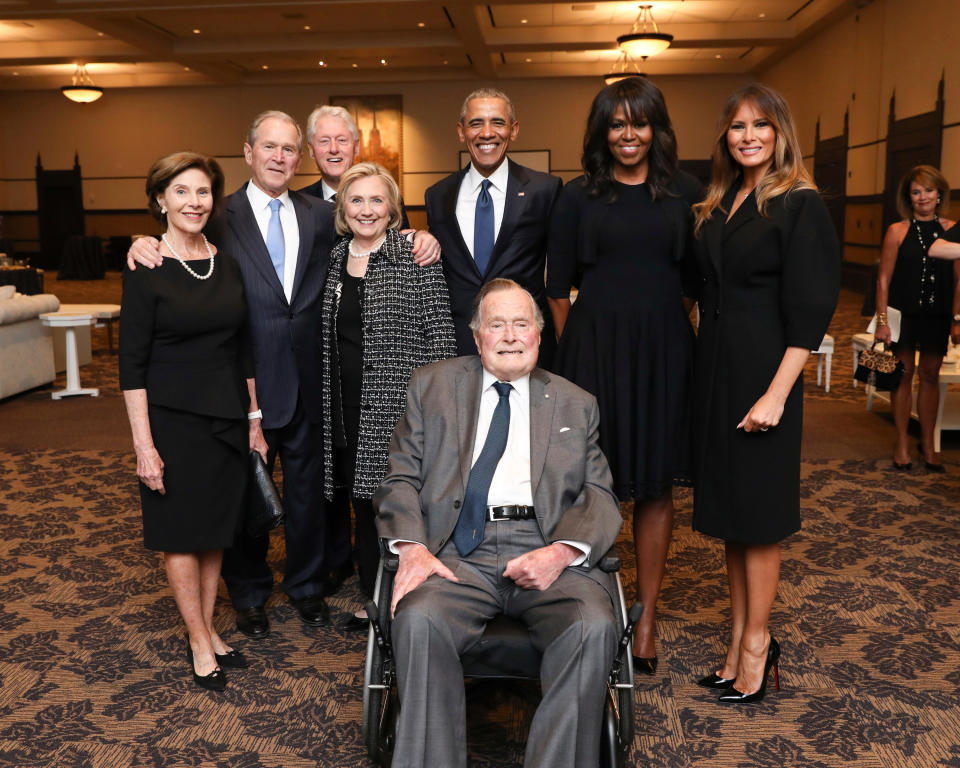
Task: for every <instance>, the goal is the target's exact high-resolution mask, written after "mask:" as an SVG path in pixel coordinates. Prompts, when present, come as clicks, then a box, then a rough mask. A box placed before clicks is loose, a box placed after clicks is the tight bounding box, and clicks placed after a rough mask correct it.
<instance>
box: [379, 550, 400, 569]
mask: <svg viewBox="0 0 960 768" xmlns="http://www.w3.org/2000/svg"><path fill="white" fill-rule="evenodd" d="M399 567H400V555H395V554H394V553H393V552H387V553H386V554H385V555H384V556H383V570H385V571H390V573H396V572H397V568H399Z"/></svg>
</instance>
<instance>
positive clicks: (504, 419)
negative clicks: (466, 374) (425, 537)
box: [453, 381, 513, 557]
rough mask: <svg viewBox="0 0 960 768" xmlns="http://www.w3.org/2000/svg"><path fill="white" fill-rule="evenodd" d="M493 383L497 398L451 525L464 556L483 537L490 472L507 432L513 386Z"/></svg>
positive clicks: (501, 453) (491, 473) (499, 382)
mask: <svg viewBox="0 0 960 768" xmlns="http://www.w3.org/2000/svg"><path fill="white" fill-rule="evenodd" d="M493 386H494V387H496V389H497V394H498V395H500V402H498V403H497V407H496V409H494V411H493V418H492V419H490V429H489V430H488V431H487V439H486V440H484V441H483V448H482V449H481V450H480V455H479V456H478V457H477V461H476V463H475V464H474V465H473V469H471V470H470V478H469V479H468V480H467V491H466V493H465V494H464V497H463V509H461V510H460V518H459V519H458V520H457V527H456V528H454V529H453V543H454V544H455V545H456V547H457V551H458V552H459V553H460V554H461V555H463V556H464V557H466V556H467V555H469V554H470V553H471V552H473V550H475V549H476V548H477V546H478V545H479V544H480V542H481V541H482V540H483V529H484V526H485V525H486V524H487V496H488V495H489V493H490V481H492V480H493V473H494V472H496V470H497V464H499V463H500V457H501V456H503V449H504V448H506V447H507V435H508V434H509V432H510V390H511V389H513V386H512V385H510V384H507V383H505V382H502V381H498V382H496V383H495V384H494V385H493Z"/></svg>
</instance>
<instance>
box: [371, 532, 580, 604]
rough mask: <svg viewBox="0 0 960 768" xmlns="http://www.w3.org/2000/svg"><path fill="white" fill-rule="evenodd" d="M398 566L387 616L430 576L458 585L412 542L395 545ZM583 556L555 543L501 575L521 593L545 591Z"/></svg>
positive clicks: (521, 558) (524, 557)
mask: <svg viewBox="0 0 960 768" xmlns="http://www.w3.org/2000/svg"><path fill="white" fill-rule="evenodd" d="M396 546H397V552H398V554H399V555H400V565H399V566H398V568H397V575H396V577H395V578H394V581H393V597H392V599H391V601H390V615H391V616H393V615H394V613H395V612H396V610H397V604H398V603H399V602H400V601H401V600H402V599H403V597H404V596H405V595H406V594H408V593H409V592H412V591H413V590H415V589H416V588H417V587H419V586H420V585H421V584H423V582H425V581H426V580H427V579H428V578H429V577H430V576H432V575H433V574H436V575H437V576H440V577H441V578H444V579H447V580H448V581H460V580H459V579H458V578H457V577H456V576H454V575H453V571H451V570H450V569H449V568H447V566H445V565H444V564H443V563H442V562H441V561H440V559H439V558H437V557H435V556H434V555H433V554H431V552H430V551H429V550H428V549H427V548H426V547H425V546H423V544H417V543H415V542H412V541H401V542H398V543H397V545H396ZM581 554H582V553H581V552H580V550H578V549H577V548H576V547H571V546H570V545H569V544H563V543H562V542H554V543H553V544H548V545H547V546H545V547H539V548H538V549H532V550H530V551H529V552H525V553H524V554H522V555H520V556H519V557H515V558H513V560H511V561H509V562H508V563H507V567H506V568H505V569H504V571H503V575H504V576H505V577H506V578H508V579H513V581H514V583H515V584H516V585H517V586H518V587H522V588H523V589H537V590H540V591H543V590H544V589H547V588H548V587H549V586H550V585H551V584H553V582H555V581H556V580H557V577H558V576H559V575H560V574H561V573H563V569H564V568H566V567H567V566H568V565H570V563H572V562H573V561H574V560H576V559H577V558H578V557H580V555H581Z"/></svg>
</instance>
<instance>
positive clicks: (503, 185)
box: [467, 158, 510, 193]
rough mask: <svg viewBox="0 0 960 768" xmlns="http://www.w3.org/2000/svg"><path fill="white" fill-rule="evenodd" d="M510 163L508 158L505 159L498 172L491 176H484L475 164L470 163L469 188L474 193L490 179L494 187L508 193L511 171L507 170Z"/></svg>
mask: <svg viewBox="0 0 960 768" xmlns="http://www.w3.org/2000/svg"><path fill="white" fill-rule="evenodd" d="M509 162H510V160H509V159H508V158H504V159H503V162H502V163H500V165H499V166H497V170H495V171H494V172H493V173H491V174H490V175H489V176H483V175H482V174H481V173H480V171H478V170H477V169H476V168H474V166H473V163H470V170H469V171H467V184H468V185H469V186H468V187H467V188H468V189H469V190H471V191H473V190H475V189H478V188H479V187H480V184H481V183H482V182H483V180H484V179H490V183H491V184H492V185H493V186H494V187H496V188H497V189H498V190H500V191H501V192H504V193H505V192H506V191H507V179H509V178H510V169H509V168H507V164H508V163H509Z"/></svg>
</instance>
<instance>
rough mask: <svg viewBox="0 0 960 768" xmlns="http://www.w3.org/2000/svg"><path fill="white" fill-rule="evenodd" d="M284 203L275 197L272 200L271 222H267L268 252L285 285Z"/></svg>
mask: <svg viewBox="0 0 960 768" xmlns="http://www.w3.org/2000/svg"><path fill="white" fill-rule="evenodd" d="M281 205H283V203H281V202H280V201H279V200H277V199H276V198H274V199H273V200H271V201H270V223H269V224H267V252H268V253H269V254H270V261H272V262H273V268H274V269H275V270H277V277H279V278H280V285H283V260H284V254H285V250H286V249H285V248H284V243H283V227H282V226H280V206H281Z"/></svg>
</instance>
